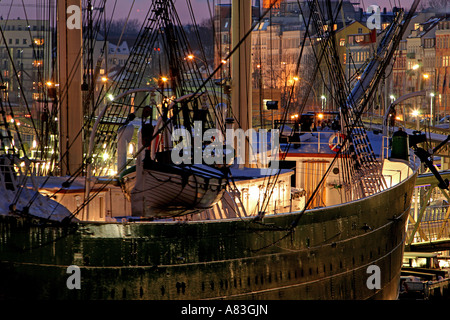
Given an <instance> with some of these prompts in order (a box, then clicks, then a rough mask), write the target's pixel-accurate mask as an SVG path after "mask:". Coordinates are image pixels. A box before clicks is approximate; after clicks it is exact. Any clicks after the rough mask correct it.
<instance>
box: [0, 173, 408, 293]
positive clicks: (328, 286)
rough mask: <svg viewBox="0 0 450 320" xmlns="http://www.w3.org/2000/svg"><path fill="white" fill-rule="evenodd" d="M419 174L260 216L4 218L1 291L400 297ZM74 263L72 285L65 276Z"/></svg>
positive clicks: (1, 222) (1, 223)
mask: <svg viewBox="0 0 450 320" xmlns="http://www.w3.org/2000/svg"><path fill="white" fill-rule="evenodd" d="M415 178H416V174H413V175H411V176H410V177H409V178H407V179H405V180H404V181H403V182H401V183H399V184H397V185H396V186H394V187H392V188H390V189H388V190H385V191H383V192H381V193H378V194H376V195H373V196H370V197H367V198H364V199H361V200H357V201H353V202H350V203H346V204H342V205H336V206H331V207H326V208H319V209H313V210H307V211H305V212H304V214H303V215H301V212H292V213H287V214H278V215H270V216H266V217H264V218H263V219H262V220H260V221H256V220H254V218H242V219H228V220H213V221H195V222H192V221H191V222H175V221H170V222H161V221H159V222H157V221H153V222H124V223H109V222H98V223H95V222H78V223H73V224H70V225H67V226H61V225H60V224H50V223H42V222H40V221H38V220H30V219H27V218H24V217H14V216H0V228H1V237H0V244H1V245H0V261H1V262H0V275H1V276H0V297H1V298H3V299H15V298H18V299H30V298H31V299H152V300H153V299H154V300H165V299H167V300H174V299H369V298H376V299H396V298H397V294H398V285H399V279H400V270H401V266H402V258H403V250H404V239H405V227H406V222H407V218H408V214H409V210H410V204H411V199H412V192H413V189H414V185H415ZM300 215H301V216H300ZM296 220H298V225H297V226H296V227H295V228H293V229H291V226H292V224H293V222H294V221H296ZM73 265H75V266H78V267H79V271H80V273H79V276H80V277H79V279H80V280H81V281H80V288H79V289H77V288H73V289H69V288H68V285H67V283H68V282H70V281H71V279H72V278H71V277H72V276H73V275H72V272H71V271H70V270H71V269H69V270H68V267H69V266H73ZM371 266H377V267H378V268H379V269H378V270H379V272H378V274H377V272H371V270H373V269H371V268H370V267H371ZM374 277H379V286H378V287H377V286H375V287H374V286H373V285H372V282H373V281H372V280H373V279H374ZM375 282H376V281H375Z"/></svg>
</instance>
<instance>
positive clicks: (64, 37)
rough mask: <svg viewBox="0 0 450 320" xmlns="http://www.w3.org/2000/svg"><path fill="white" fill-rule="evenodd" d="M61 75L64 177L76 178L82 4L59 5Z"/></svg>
mask: <svg viewBox="0 0 450 320" xmlns="http://www.w3.org/2000/svg"><path fill="white" fill-rule="evenodd" d="M57 16H58V25H57V30H58V46H57V49H58V71H59V90H60V91H59V102H60V105H59V109H60V114H59V119H58V121H59V130H60V142H59V146H60V147H59V152H60V159H61V175H63V176H64V175H72V174H74V173H75V172H76V171H77V170H79V169H80V167H81V166H82V163H83V144H82V133H81V129H82V123H83V107H82V94H81V83H82V70H81V69H82V68H81V64H82V55H81V54H82V47H83V45H82V31H81V25H82V20H81V0H64V1H57Z"/></svg>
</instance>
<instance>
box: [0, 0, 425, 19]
mask: <svg viewBox="0 0 450 320" xmlns="http://www.w3.org/2000/svg"><path fill="white" fill-rule="evenodd" d="M115 1H116V0H107V4H108V9H107V15H108V16H111V14H112V7H113V5H114V3H115ZM186 1H187V0H175V5H176V7H177V9H178V10H177V11H178V15H179V16H180V19H181V20H182V22H183V23H188V22H190V17H189V13H188V10H187V6H186ZM190 1H191V3H192V7H193V8H194V14H195V18H196V20H197V22H198V23H199V22H201V21H203V20H205V19H208V18H210V14H209V9H208V4H209V6H210V8H211V10H213V5H214V4H218V3H229V2H230V0H190ZM249 1H251V0H249ZM253 1H254V0H253ZM261 1H262V0H261ZM425 1H426V0H422V1H421V2H425ZM22 2H23V3H25V6H26V8H27V15H28V18H30V19H32V18H34V10H33V6H34V5H35V4H36V3H40V4H42V3H44V2H45V1H36V0H0V16H2V17H3V19H7V18H8V13H9V9H10V6H9V5H10V4H11V3H13V6H12V7H11V12H10V13H9V18H12V19H16V18H17V17H21V18H24V13H23V7H22ZM84 2H86V1H83V3H84ZM101 2H102V1H101V0H92V3H94V4H95V3H101ZM352 2H357V0H354V1H352ZM412 2H413V0H360V5H361V7H363V8H366V7H367V6H369V5H372V4H376V5H379V6H380V7H382V8H383V7H386V8H387V9H388V11H390V9H391V8H392V7H393V6H399V7H404V8H407V9H409V8H410V7H411V4H412ZM150 3H151V1H150V0H134V1H133V0H117V5H116V10H115V14H114V17H115V18H117V19H120V18H126V17H127V16H128V13H129V12H130V9H131V14H130V19H139V20H142V19H144V17H145V15H146V13H147V10H148V8H149V5H150ZM132 4H133V6H132Z"/></svg>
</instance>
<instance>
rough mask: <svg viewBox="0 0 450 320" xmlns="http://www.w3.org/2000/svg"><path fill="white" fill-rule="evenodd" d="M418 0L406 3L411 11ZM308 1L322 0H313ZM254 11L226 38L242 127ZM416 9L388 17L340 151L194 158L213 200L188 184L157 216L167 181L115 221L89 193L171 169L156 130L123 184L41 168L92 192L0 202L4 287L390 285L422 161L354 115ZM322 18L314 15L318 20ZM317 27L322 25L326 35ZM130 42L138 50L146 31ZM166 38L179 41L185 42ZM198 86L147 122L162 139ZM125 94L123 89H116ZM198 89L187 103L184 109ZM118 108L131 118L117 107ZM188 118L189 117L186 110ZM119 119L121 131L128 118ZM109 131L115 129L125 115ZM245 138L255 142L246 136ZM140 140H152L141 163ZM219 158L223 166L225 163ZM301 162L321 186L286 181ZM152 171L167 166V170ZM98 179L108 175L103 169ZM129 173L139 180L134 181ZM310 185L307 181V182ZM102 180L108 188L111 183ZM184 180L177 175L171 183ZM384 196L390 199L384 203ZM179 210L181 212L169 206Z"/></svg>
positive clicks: (219, 291)
mask: <svg viewBox="0 0 450 320" xmlns="http://www.w3.org/2000/svg"><path fill="white" fill-rule="evenodd" d="M417 2H418V1H415V3H414V5H413V8H412V10H411V12H414V9H415V7H416V6H417ZM310 5H314V4H313V2H310ZM250 11H251V5H250V1H233V16H234V18H236V20H235V21H234V26H235V27H236V29H235V30H234V32H233V37H234V44H236V46H235V49H234V50H232V51H231V52H230V57H231V58H232V59H233V61H232V62H233V64H232V65H234V67H233V84H232V86H233V91H232V97H233V103H232V108H233V115H234V117H235V118H236V119H235V120H236V121H235V122H234V124H235V125H236V124H240V125H241V126H243V127H244V129H245V128H248V127H250V126H251V121H249V117H248V115H249V110H248V109H249V108H248V102H249V95H248V92H249V90H248V89H249V85H248V82H247V83H245V82H240V80H242V79H245V78H246V77H244V76H242V75H243V74H244V75H245V73H246V72H247V71H248V68H249V45H248V42H247V41H248V40H249V34H250V32H249V31H250V30H251V29H252V26H251V21H250V20H251V19H250V17H251V13H250ZM311 11H312V12H315V14H317V12H320V10H319V8H316V10H311ZM151 12H152V13H153V15H152V16H151V17H150V18H149V19H148V21H149V23H153V22H156V21H163V22H164V23H165V28H164V32H161V33H164V34H166V35H167V36H168V37H167V38H166V39H168V41H167V43H166V44H169V43H170V44H176V43H179V42H177V41H171V40H175V38H173V37H174V35H175V33H174V29H173V25H172V24H170V23H167V22H168V21H172V20H169V19H168V16H167V15H168V14H169V12H173V3H172V1H153V3H152V8H151ZM411 12H410V13H409V15H408V16H406V18H405V19H404V20H403V18H404V16H403V15H404V13H403V12H402V11H400V12H398V16H397V17H396V20H395V21H394V22H393V23H392V25H391V26H390V27H389V29H388V30H386V34H385V36H384V39H383V41H382V43H381V44H380V47H379V49H378V52H377V59H374V60H373V61H372V62H371V63H370V64H369V66H368V67H367V69H366V70H365V72H364V73H363V75H362V77H361V80H360V81H358V82H357V84H356V86H355V87H354V89H353V90H352V91H351V92H350V94H349V95H348V96H343V97H341V100H340V102H341V103H342V107H341V120H342V121H341V127H342V129H341V131H342V137H344V139H343V140H344V141H343V142H342V143H341V147H340V148H338V149H336V151H337V152H335V151H333V150H330V149H328V150H326V151H324V149H321V147H320V145H319V146H318V149H316V151H314V152H312V153H311V152H305V151H304V150H303V149H302V148H298V149H296V150H297V151H296V152H289V150H290V144H287V145H284V146H282V150H281V151H280V158H281V160H280V163H283V161H286V160H289V161H295V170H294V171H292V170H282V169H280V170H276V171H277V172H276V174H271V175H261V170H260V168H242V166H241V168H239V166H237V167H235V166H229V165H225V166H224V167H225V168H227V169H226V170H223V171H221V170H220V169H218V168H211V167H208V169H207V170H206V169H205V167H203V168H202V167H201V166H200V165H199V166H197V167H195V168H189V170H192V171H195V173H194V175H195V177H204V179H205V181H206V180H207V179H209V181H214V182H213V183H209V185H214V184H215V186H214V188H212V189H210V190H212V193H211V194H208V192H209V191H206V192H205V193H203V195H201V196H199V197H198V199H205V200H207V203H206V204H205V205H204V206H203V204H202V201H201V200H195V201H194V206H197V207H196V208H195V209H193V207H192V206H190V205H186V203H189V202H191V204H192V197H190V198H189V199H183V198H181V200H180V202H176V201H175V199H173V198H172V200H171V201H172V203H173V205H174V207H173V208H169V207H167V209H168V210H167V212H168V213H167V214H166V216H164V217H160V216H161V215H162V214H163V211H164V210H161V207H164V205H165V203H166V202H164V203H160V204H158V203H157V201H159V200H160V199H158V198H159V197H160V195H161V197H162V196H164V199H167V198H166V197H165V196H166V195H167V193H168V192H173V190H169V189H161V190H158V191H161V193H159V194H158V193H155V195H156V199H155V197H154V198H153V199H154V200H152V201H154V202H153V203H152V204H151V205H149V206H148V207H147V208H149V211H151V212H150V213H149V215H148V216H150V217H151V219H146V217H148V216H147V215H146V210H147V209H146V208H144V209H142V208H143V207H142V204H144V206H145V201H141V202H140V205H139V206H140V209H137V210H138V211H137V212H133V210H132V204H130V203H129V202H125V204H124V205H123V206H122V208H124V209H123V212H124V213H125V214H124V216H129V217H128V218H126V217H123V218H122V219H118V221H105V220H104V221H91V220H90V218H91V217H92V216H89V213H88V214H84V213H83V215H82V216H81V217H80V216H77V214H78V213H80V212H83V209H88V210H91V213H92V212H93V211H94V210H95V208H96V204H95V203H94V201H95V199H97V198H102V197H103V198H102V199H103V202H102V201H101V200H99V202H98V207H102V206H105V199H108V200H112V199H115V201H116V202H115V203H114V205H113V206H119V197H115V196H113V192H116V191H117V189H119V190H120V188H122V187H123V188H125V189H126V192H128V193H129V196H130V198H131V201H134V200H133V199H135V198H133V196H136V191H146V190H142V189H139V188H141V187H142V185H145V184H146V183H147V185H150V186H152V182H149V181H147V177H146V175H148V176H149V175H152V174H153V173H154V172H156V171H158V172H161V171H164V169H163V168H162V166H163V164H164V163H165V161H164V160H161V161H158V157H161V158H159V159H163V158H164V155H165V154H167V152H166V151H167V150H162V149H159V150H157V149H152V143H150V150H148V149H147V148H148V147H149V144H148V143H146V142H142V143H141V147H140V148H139V149H140V150H139V152H138V154H140V155H141V158H139V157H138V158H137V159H138V160H137V163H136V169H135V171H134V172H132V171H133V170H134V169H132V170H131V171H130V170H129V168H124V164H123V162H122V163H121V164H120V165H119V168H120V169H121V170H119V171H122V179H121V181H120V183H121V184H122V186H117V187H115V186H114V185H113V184H114V183H115V179H113V178H105V177H101V176H95V177H93V176H91V175H89V173H88V176H87V178H86V179H83V178H82V177H74V178H73V179H70V183H65V184H62V186H61V183H60V182H61V181H64V179H61V178H59V177H46V178H45V179H46V180H47V181H53V182H54V183H55V185H56V187H55V188H57V189H58V190H63V194H64V197H65V199H61V198H58V196H56V195H55V194H54V195H55V196H54V197H53V198H56V200H57V201H58V202H59V203H65V202H64V201H66V200H67V198H70V197H72V198H73V199H75V198H76V197H78V198H80V196H83V195H84V199H86V200H87V201H85V203H83V204H82V205H80V204H79V205H77V206H75V207H70V204H69V203H68V202H67V207H68V208H69V209H70V211H71V214H70V215H68V216H66V217H65V219H63V220H62V221H58V220H57V219H52V214H50V215H48V216H45V217H44V218H40V217H38V216H36V215H31V214H29V212H28V213H27V212H24V210H22V209H21V208H15V210H8V212H7V214H3V215H0V229H1V240H0V241H1V243H2V245H1V247H0V274H1V276H0V277H1V280H0V283H1V286H0V292H1V294H2V296H3V297H4V298H10V297H21V298H33V299H36V298H39V299H48V298H57V299H157V300H162V299H169V300H170V299H369V298H375V299H395V298H396V297H397V294H398V287H399V280H400V269H401V265H402V257H403V250H404V236H405V227H406V221H407V218H408V214H409V210H410V204H411V199H412V193H413V188H414V185H415V178H416V175H417V169H418V164H417V162H416V161H415V160H414V159H413V158H410V157H406V158H403V159H393V158H391V159H389V158H388V157H382V161H381V162H380V161H378V159H376V157H375V153H374V151H373V148H372V145H371V144H370V142H369V139H368V135H367V133H366V132H365V130H364V128H363V126H362V123H361V119H360V117H361V113H362V110H363V107H361V106H364V105H366V104H367V100H368V99H369V98H370V96H371V94H373V91H371V90H373V88H375V87H376V84H377V82H378V81H379V79H380V77H381V75H382V74H383V71H384V68H385V67H386V64H387V63H388V61H389V60H390V55H391V54H392V52H393V50H394V48H395V46H396V43H397V44H398V41H399V39H400V36H401V34H402V31H403V30H404V28H405V25H406V24H407V21H408V17H410V14H411ZM161 19H162V20H161ZM314 21H315V22H316V23H318V22H319V21H321V20H320V19H315V20H314ZM405 21H406V22H405ZM317 29H318V30H324V28H317ZM159 30H160V31H162V30H161V29H159ZM330 30H331V28H330ZM151 31H152V28H151V27H149V26H147V27H144V28H143V32H144V35H145V37H147V38H148V39H150V38H151V35H152V34H153V33H152V32H151ZM322 36H323V37H324V38H326V37H327V36H328V35H326V34H322ZM246 44H247V45H246ZM327 47H328V48H329V47H330V46H327V44H326V43H325V44H324V46H323V49H324V50H325V48H327ZM136 48H137V49H136V50H139V48H140V45H139V44H138V45H137V46H136ZM168 51H169V52H171V54H172V53H176V52H177V51H176V50H168ZM131 59H133V58H131ZM173 61H176V59H173ZM72 62H74V61H72ZM130 62H133V61H130ZM135 64H136V62H134V63H131V65H135ZM174 70H175V71H176V67H175V68H172V71H173V72H174V73H173V74H172V75H175V71H174ZM131 73H134V74H137V72H136V70H129V72H128V73H127V72H125V74H124V76H123V78H122V81H121V84H122V85H125V84H124V83H126V82H129V81H130V80H127V76H129V74H131ZM240 73H241V74H240ZM177 74H178V75H180V74H181V72H178V73H177ZM175 78H178V79H179V77H174V79H175ZM247 78H248V77H247ZM338 85H339V82H338ZM175 87H177V88H181V87H182V83H177V85H176V86H175V85H173V86H172V90H173V92H176V93H177V94H178V93H179V92H180V91H177V90H175V89H173V88H175ZM128 88H129V87H128ZM159 90H160V92H162V93H163V94H164V93H165V92H166V91H165V88H164V85H161V86H160V87H159ZM201 90H202V88H201V86H200V87H198V88H196V89H195V90H194V91H195V92H194V93H193V94H192V95H191V97H190V98H188V102H186V101H185V103H184V104H183V107H179V106H178V104H177V103H174V104H173V106H172V107H171V108H170V109H171V111H172V113H170V112H168V111H169V108H167V110H166V111H167V112H161V117H160V119H161V122H160V123H159V124H158V126H156V127H154V128H153V129H155V128H156V130H155V131H154V132H153V134H152V138H153V139H152V142H153V141H156V140H155V138H156V136H158V135H159V139H160V141H161V140H163V138H162V137H163V135H164V131H165V129H167V128H168V127H169V123H173V121H174V119H175V115H176V114H180V113H183V112H185V113H184V115H185V118H186V119H187V118H189V112H192V113H191V115H192V114H194V115H195V116H194V118H197V115H199V114H203V112H202V110H204V109H203V108H198V104H196V102H195V101H196V100H195V99H193V98H197V94H198V93H200V91H201ZM150 91H151V90H150ZM337 92H339V91H337ZM341 92H346V91H345V90H342V91H341ZM179 97H180V96H179ZM176 99H177V98H175V99H169V101H176ZM117 100H118V99H117V97H116V98H115V99H114V101H117ZM182 100H183V99H182ZM166 101H167V100H166ZM178 102H181V100H178ZM190 103H191V104H192V105H191V108H192V109H191V110H192V111H187V110H189V104H190ZM111 107H112V104H111ZM175 107H176V108H175ZM119 109H120V111H116V112H117V113H115V114H114V115H113V114H112V113H109V114H102V115H96V117H97V126H95V125H94V128H95V130H92V131H93V133H92V134H91V141H93V140H95V139H96V138H98V137H100V138H102V137H104V136H105V135H106V134H105V133H104V132H102V131H100V129H99V127H101V126H108V125H111V123H112V122H114V123H113V126H114V127H115V128H117V127H120V126H124V125H128V123H129V122H131V121H132V118H134V117H129V115H130V114H131V113H132V112H131V111H130V110H127V111H123V109H124V108H123V106H122V105H120V106H119ZM105 110H106V109H105ZM142 112H143V113H144V111H142ZM121 117H122V119H126V120H123V121H117V119H120V118H121ZM145 118H146V117H145V115H142V116H141V119H142V121H141V124H142V128H145V123H144V119H145ZM200 118H202V117H200ZM111 119H113V120H114V121H111ZM169 119H171V121H169ZM202 119H203V120H205V118H202ZM150 123H153V122H150ZM204 123H206V121H204ZM161 124H163V125H162V126H160V125H161ZM119 125H120V126H119ZM178 125H180V123H178ZM184 125H185V126H187V125H188V122H186V123H184ZM120 131H121V132H125V131H126V129H123V130H120ZM143 131H145V130H144V129H141V132H143ZM99 132H100V134H98V133H99ZM96 133H97V135H96ZM325 134H328V136H327V138H326V139H325V141H328V138H330V135H331V134H333V132H328V133H325ZM115 136H119V134H117V129H116V133H115ZM143 136H145V135H141V137H143ZM119 138H120V137H119ZM142 140H144V139H142ZM166 142H167V138H166ZM100 145H101V146H103V144H100ZM154 145H155V144H153V146H154ZM249 146H251V144H250V143H249V144H248V145H247V148H249ZM103 149H105V147H104V146H103ZM106 149H107V148H106ZM385 149H386V148H383V150H385ZM93 150H94V149H93V148H91V147H90V148H89V152H88V155H89V156H90V157H91V156H92V155H93V154H94V153H95V152H94V151H93ZM145 150H147V151H148V152H147V153H148V158H147V161H148V162H147V163H146V162H145ZM157 151H158V152H157ZM152 152H154V154H153V155H152ZM97 153H98V154H99V152H97ZM98 158H101V156H99V157H98ZM155 159H156V160H155ZM166 159H167V158H166ZM72 162H73V161H68V163H72ZM89 164H90V165H92V166H94V165H95V164H96V163H95V159H94V158H90V163H89ZM202 165H203V164H202ZM175 168H176V166H173V165H170V170H167V171H170V172H166V174H172V171H173V170H175ZM199 168H200V169H199ZM161 169H163V170H161ZM89 170H91V169H89ZM126 170H129V171H126ZM225 171H226V172H228V173H227V175H223V174H219V173H223V172H225ZM344 171H345V172H346V173H347V175H346V176H347V180H343V181H342V180H340V178H339V177H340V176H341V175H342V173H343V172H344ZM92 172H93V171H92ZM143 172H146V173H143ZM314 172H316V173H317V172H320V173H323V174H324V175H323V178H317V175H315V174H312V173H314ZM294 173H295V179H296V180H301V179H303V180H305V181H306V180H308V179H309V180H311V181H312V182H313V183H314V184H315V186H314V188H311V189H307V188H305V189H304V190H295V189H294V188H291V177H292V175H293V174H294ZM181 175H183V173H182V174H181ZM166 176H167V175H166ZM95 178H96V179H95ZM152 178H154V179H156V180H157V179H163V178H162V177H161V176H152ZM138 179H142V180H144V184H142V183H138ZM222 179H223V180H222ZM104 180H108V181H107V182H108V183H105V181H104ZM127 180H128V181H130V180H134V182H132V184H131V185H127ZM2 181H5V180H2ZM223 181H231V183H230V182H228V184H227V186H226V188H223V187H222V186H223ZM83 182H84V183H83ZM191 182H192V181H191V180H190V179H186V180H185V181H184V182H182V183H181V185H183V186H186V185H189V184H190V183H191ZM77 183H78V184H77ZM177 183H178V181H175V184H177ZM196 183H199V182H198V181H197V182H196ZM84 184H86V185H87V190H88V191H87V192H86V193H85V190H86V189H85V188H84V187H83V188H81V186H83V185H84ZM200 184H205V182H204V181H202V182H200ZM308 186H310V187H311V186H312V183H309V184H308ZM107 187H108V188H110V189H105V188H107ZM55 188H53V189H52V188H51V187H48V188H47V189H45V186H43V184H42V185H41V187H40V191H41V192H47V194H50V195H51V194H52V193H51V192H53V190H54V189H55ZM114 188H116V189H114ZM153 189H159V187H158V186H155V187H154V188H153ZM193 189H195V187H193ZM105 190H108V192H109V196H108V195H107V193H108V192H107V193H106V194H102V192H104V191H105ZM133 190H134V191H133ZM204 190H209V189H208V188H203V191H204ZM183 191H184V189H183V188H180V189H177V190H175V191H174V192H183ZM133 192H134V193H135V195H133ZM164 193H166V195H164ZM277 193H278V194H279V197H278V198H277V199H278V200H279V201H278V202H277V201H276V200H275V201H272V202H271V200H270V199H274V198H275V197H264V195H275V194H277ZM326 193H329V196H328V197H326V198H327V199H328V200H325V197H324V195H325V194H326ZM92 194H93V195H92ZM255 194H257V195H258V197H257V198H258V199H257V200H258V201H256V204H255V203H254V202H253V201H251V200H252V198H253V197H254V195H255ZM151 196H152V191H148V192H146V197H147V199H152V198H151ZM107 197H108V198H107ZM171 197H172V195H170V196H169V197H168V198H171ZM317 199H319V200H317ZM164 201H165V200H164ZM106 202H107V201H106ZM387 204H388V206H389V210H386V206H387ZM72 206H73V205H72ZM202 206H203V207H202ZM182 207H184V209H182ZM155 208H156V209H157V210H156V211H155V210H154V209H155ZM180 208H181V209H180ZM111 209H112V208H111ZM198 209H202V210H203V211H201V212H199V213H192V212H193V211H192V210H196V211H197V210H198ZM127 210H129V212H130V215H128V214H127ZM139 210H140V211H139ZM155 212H156V213H155ZM228 213H229V214H228ZM174 215H177V216H178V215H182V216H179V217H177V218H175V219H174V218H173V216H174ZM130 216H133V217H132V218H131V217H130ZM75 217H76V218H78V219H75ZM371 266H376V267H377V268H378V270H380V273H379V282H378V281H377V282H376V285H374V284H370V281H369V276H370V270H373V269H372V268H371ZM74 268H75V269H78V270H80V277H81V283H79V284H80V285H81V287H80V289H78V287H77V285H70V283H69V282H70V281H69V280H68V277H69V276H70V275H69V274H68V272H69V270H74Z"/></svg>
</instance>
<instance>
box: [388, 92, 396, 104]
mask: <svg viewBox="0 0 450 320" xmlns="http://www.w3.org/2000/svg"><path fill="white" fill-rule="evenodd" d="M389 98H390V99H391V104H392V103H394V100H395V96H394V95H393V94H391V95H390V96H389Z"/></svg>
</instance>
